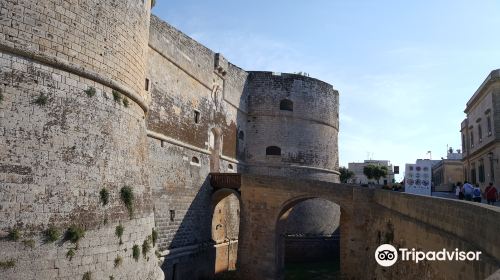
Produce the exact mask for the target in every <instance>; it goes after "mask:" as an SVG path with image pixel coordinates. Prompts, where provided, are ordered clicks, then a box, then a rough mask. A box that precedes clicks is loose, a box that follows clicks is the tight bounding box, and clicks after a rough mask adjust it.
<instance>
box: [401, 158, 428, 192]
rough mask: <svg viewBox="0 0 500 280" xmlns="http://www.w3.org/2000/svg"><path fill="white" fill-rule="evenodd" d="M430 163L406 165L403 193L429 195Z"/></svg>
mask: <svg viewBox="0 0 500 280" xmlns="http://www.w3.org/2000/svg"><path fill="white" fill-rule="evenodd" d="M431 178H432V168H431V163H430V162H429V163H419V164H406V168H405V192H407V193H412V194H421V195H431V191H432V189H431V187H432V186H431Z"/></svg>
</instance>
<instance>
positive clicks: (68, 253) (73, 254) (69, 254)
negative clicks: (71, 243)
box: [66, 248, 75, 261]
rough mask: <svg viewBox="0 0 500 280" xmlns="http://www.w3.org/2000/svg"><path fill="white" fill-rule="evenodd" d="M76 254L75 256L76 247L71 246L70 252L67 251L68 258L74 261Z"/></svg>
mask: <svg viewBox="0 0 500 280" xmlns="http://www.w3.org/2000/svg"><path fill="white" fill-rule="evenodd" d="M74 256H75V248H69V250H68V252H66V258H68V259H69V261H72V260H73V257H74Z"/></svg>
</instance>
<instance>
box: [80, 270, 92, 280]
mask: <svg viewBox="0 0 500 280" xmlns="http://www.w3.org/2000/svg"><path fill="white" fill-rule="evenodd" d="M82 280H92V273H90V271H87V272H85V274H83V277H82Z"/></svg>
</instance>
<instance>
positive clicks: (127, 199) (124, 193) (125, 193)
mask: <svg viewBox="0 0 500 280" xmlns="http://www.w3.org/2000/svg"><path fill="white" fill-rule="evenodd" d="M120 198H121V199H122V201H123V203H124V204H125V207H127V210H128V215H129V216H130V218H132V216H133V214H134V192H133V191H132V188H131V187H129V186H125V187H123V188H122V189H121V190H120Z"/></svg>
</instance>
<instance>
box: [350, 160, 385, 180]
mask: <svg viewBox="0 0 500 280" xmlns="http://www.w3.org/2000/svg"><path fill="white" fill-rule="evenodd" d="M369 164H372V165H381V166H385V167H387V176H385V177H383V178H380V179H379V180H378V181H376V180H368V178H367V177H366V176H365V174H364V173H363V168H364V167H365V166H367V165H369ZM348 169H349V171H352V172H354V176H353V177H352V178H351V179H349V181H348V183H352V184H368V183H375V184H379V185H388V186H392V183H393V181H394V170H393V168H392V164H391V162H390V161H388V160H365V161H364V162H350V163H349V165H348Z"/></svg>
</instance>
